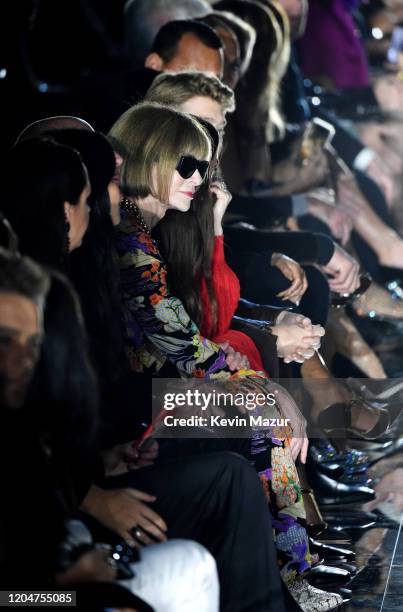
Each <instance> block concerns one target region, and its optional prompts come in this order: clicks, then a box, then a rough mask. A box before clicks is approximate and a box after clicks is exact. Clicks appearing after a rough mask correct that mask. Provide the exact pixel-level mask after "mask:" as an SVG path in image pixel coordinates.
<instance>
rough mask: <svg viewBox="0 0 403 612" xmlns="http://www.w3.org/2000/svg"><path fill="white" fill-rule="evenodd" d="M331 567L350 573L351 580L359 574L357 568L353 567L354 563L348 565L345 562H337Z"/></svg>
mask: <svg viewBox="0 0 403 612" xmlns="http://www.w3.org/2000/svg"><path fill="white" fill-rule="evenodd" d="M330 565H331V566H332V567H339V568H340V569H344V570H346V572H349V574H350V576H351V578H353V577H354V576H356V574H357V572H358V568H357V566H356V565H353V564H352V563H347V562H344V561H343V562H341V563H339V562H338V561H336V562H335V563H331V564H330Z"/></svg>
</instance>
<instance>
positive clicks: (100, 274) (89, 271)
mask: <svg viewBox="0 0 403 612" xmlns="http://www.w3.org/2000/svg"><path fill="white" fill-rule="evenodd" d="M48 135H49V136H51V137H52V139H54V140H55V141H57V142H58V143H60V144H63V145H65V146H69V147H71V148H73V149H76V150H77V151H79V153H80V155H81V158H82V159H83V162H84V164H85V166H86V168H87V170H88V175H89V178H90V181H91V195H90V197H89V198H88V204H89V206H90V209H91V215H90V221H89V226H88V231H87V232H86V234H85V236H84V240H83V243H82V245H81V247H80V248H79V249H77V250H76V251H74V252H73V253H71V256H70V257H69V265H68V268H67V273H68V276H69V278H70V280H71V281H72V283H73V285H74V288H75V290H76V291H77V293H78V295H79V296H80V301H81V307H82V309H83V314H84V319H85V324H86V328H87V331H88V335H89V339H90V349H91V355H92V358H93V361H94V365H95V368H96V371H97V374H98V377H99V379H100V381H103V382H106V381H110V380H114V379H116V378H117V377H118V376H119V373H120V368H121V366H122V363H121V359H122V356H123V349H122V342H123V337H122V330H121V321H120V316H119V297H118V284H119V262H118V258H117V254H116V250H115V235H114V223H118V222H119V200H120V197H119V195H120V194H119V191H118V189H117V187H115V185H114V183H113V180H112V179H113V177H114V174H115V167H116V163H115V155H114V152H113V149H112V147H111V145H110V144H109V142H108V140H107V139H106V138H105V137H104V136H103V135H102V134H100V133H97V132H90V131H84V130H80V129H71V128H69V129H65V130H60V129H59V130H54V131H51V132H49V134H48ZM116 192H117V194H116ZM116 195H117V197H116Z"/></svg>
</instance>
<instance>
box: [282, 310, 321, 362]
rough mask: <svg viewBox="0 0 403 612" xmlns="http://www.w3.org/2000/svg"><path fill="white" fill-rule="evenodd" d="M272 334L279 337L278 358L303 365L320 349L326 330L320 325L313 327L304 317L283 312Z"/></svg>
mask: <svg viewBox="0 0 403 612" xmlns="http://www.w3.org/2000/svg"><path fill="white" fill-rule="evenodd" d="M272 333H273V334H274V335H275V336H277V337H278V338H277V352H278V356H279V357H281V358H282V359H284V362H285V363H290V362H291V361H296V362H297V363H303V362H304V361H305V359H310V358H311V357H313V355H314V354H315V350H316V349H318V348H320V343H321V340H320V339H321V337H322V336H324V335H325V330H324V329H323V327H321V326H320V325H312V323H311V321H310V319H308V318H307V317H304V316H303V315H297V314H294V313H289V312H282V313H280V315H279V316H278V317H277V321H276V325H275V326H274V327H272Z"/></svg>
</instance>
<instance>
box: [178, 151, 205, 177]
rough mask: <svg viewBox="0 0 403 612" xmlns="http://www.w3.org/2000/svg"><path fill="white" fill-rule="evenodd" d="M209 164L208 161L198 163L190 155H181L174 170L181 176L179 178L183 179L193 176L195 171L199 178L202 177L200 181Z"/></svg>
mask: <svg viewBox="0 0 403 612" xmlns="http://www.w3.org/2000/svg"><path fill="white" fill-rule="evenodd" d="M209 163H210V162H208V161H199V160H198V159H196V158H195V157H192V156H191V155H182V157H181V158H180V160H179V161H178V165H177V166H176V169H177V171H178V172H179V174H180V175H181V177H182V178H184V179H188V178H190V177H191V176H193V174H194V173H195V172H196V170H198V171H199V174H200V176H201V177H202V179H204V178H205V176H206V174H207V170H208V167H209Z"/></svg>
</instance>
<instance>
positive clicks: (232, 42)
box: [214, 25, 241, 89]
mask: <svg viewBox="0 0 403 612" xmlns="http://www.w3.org/2000/svg"><path fill="white" fill-rule="evenodd" d="M214 30H215V32H216V34H217V35H218V36H219V37H220V39H221V42H222V44H223V51H224V76H223V79H222V80H223V81H224V83H225V84H226V85H228V87H231V89H235V87H236V85H237V83H238V81H239V79H240V76H241V75H240V69H241V52H240V49H239V43H238V39H237V37H236V35H235V33H234V32H233V30H231V29H230V28H229V27H224V26H221V25H219V26H216V27H215V28H214Z"/></svg>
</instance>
